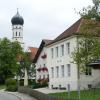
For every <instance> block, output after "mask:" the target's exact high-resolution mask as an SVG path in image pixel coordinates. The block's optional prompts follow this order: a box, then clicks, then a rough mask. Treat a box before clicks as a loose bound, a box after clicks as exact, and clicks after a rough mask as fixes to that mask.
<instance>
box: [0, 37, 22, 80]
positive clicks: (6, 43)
mask: <svg viewBox="0 0 100 100" xmlns="http://www.w3.org/2000/svg"><path fill="white" fill-rule="evenodd" d="M21 53H22V48H21V46H20V44H19V43H18V42H11V41H10V40H9V39H7V38H3V39H1V40H0V79H1V80H0V81H1V82H5V80H6V79H7V78H9V77H14V76H15V74H16V71H17V68H18V65H17V56H18V54H21Z"/></svg>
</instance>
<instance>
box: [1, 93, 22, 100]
mask: <svg viewBox="0 0 100 100" xmlns="http://www.w3.org/2000/svg"><path fill="white" fill-rule="evenodd" d="M0 100H20V99H19V98H18V97H16V96H15V95H12V94H9V93H5V92H4V93H3V92H0Z"/></svg>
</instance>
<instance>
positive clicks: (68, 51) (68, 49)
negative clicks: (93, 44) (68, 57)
mask: <svg viewBox="0 0 100 100" xmlns="http://www.w3.org/2000/svg"><path fill="white" fill-rule="evenodd" d="M66 52H67V54H70V43H69V42H68V43H66Z"/></svg>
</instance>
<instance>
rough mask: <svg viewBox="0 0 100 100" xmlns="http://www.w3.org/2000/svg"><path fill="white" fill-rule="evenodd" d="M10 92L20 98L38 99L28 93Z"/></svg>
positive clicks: (26, 99) (21, 99)
mask: <svg viewBox="0 0 100 100" xmlns="http://www.w3.org/2000/svg"><path fill="white" fill-rule="evenodd" d="M8 93H10V94H13V95H15V96H17V97H18V98H19V99H20V100H36V99H35V98H33V97H31V96H29V95H27V94H23V93H19V92H8Z"/></svg>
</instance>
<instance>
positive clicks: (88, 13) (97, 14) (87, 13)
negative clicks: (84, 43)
mask: <svg viewBox="0 0 100 100" xmlns="http://www.w3.org/2000/svg"><path fill="white" fill-rule="evenodd" d="M92 2H93V6H90V5H89V6H88V7H87V8H83V10H82V11H80V12H79V14H80V15H81V17H84V18H88V19H91V18H95V19H96V20H97V21H100V10H99V7H100V0H92Z"/></svg>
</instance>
